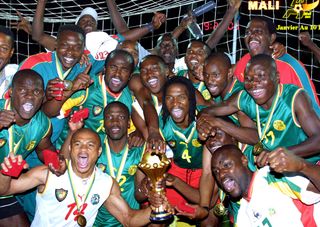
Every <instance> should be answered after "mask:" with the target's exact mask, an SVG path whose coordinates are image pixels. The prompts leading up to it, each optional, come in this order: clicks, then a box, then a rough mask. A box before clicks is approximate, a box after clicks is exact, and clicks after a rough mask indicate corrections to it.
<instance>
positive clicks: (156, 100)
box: [151, 95, 162, 116]
mask: <svg viewBox="0 0 320 227" xmlns="http://www.w3.org/2000/svg"><path fill="white" fill-rule="evenodd" d="M151 97H152V100H153V103H154V106H155V108H156V111H157V113H158V116H159V115H160V113H161V109H162V107H160V106H159V101H158V97H157V96H155V95H151Z"/></svg>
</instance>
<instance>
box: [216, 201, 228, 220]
mask: <svg viewBox="0 0 320 227" xmlns="http://www.w3.org/2000/svg"><path fill="white" fill-rule="evenodd" d="M213 213H214V214H215V215H216V216H217V217H222V216H223V215H225V214H226V213H227V212H226V208H225V207H224V205H223V204H222V203H218V204H216V205H215V206H214V207H213Z"/></svg>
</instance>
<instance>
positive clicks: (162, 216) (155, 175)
mask: <svg viewBox="0 0 320 227" xmlns="http://www.w3.org/2000/svg"><path fill="white" fill-rule="evenodd" d="M169 164H170V161H169V159H168V158H167V156H166V155H165V154H155V153H154V152H153V153H150V152H145V153H144V155H143V157H142V160H141V162H140V163H139V167H140V169H141V170H142V171H143V172H144V173H145V174H146V175H147V176H148V177H149V178H150V180H151V183H152V191H154V192H156V193H159V194H164V193H165V188H164V187H163V186H162V184H161V181H162V180H163V178H164V173H165V172H166V170H167V168H168V166H169ZM171 217H172V213H171V212H168V211H166V210H165V207H164V206H163V205H161V206H160V207H157V208H152V212H151V215H150V220H151V221H156V222H157V221H164V220H167V219H170V218H171Z"/></svg>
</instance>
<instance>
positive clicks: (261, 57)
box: [245, 54, 277, 78]
mask: <svg viewBox="0 0 320 227" xmlns="http://www.w3.org/2000/svg"><path fill="white" fill-rule="evenodd" d="M261 62H266V63H268V65H269V66H270V69H271V71H270V72H271V73H272V75H270V76H272V77H273V78H275V76H276V75H277V64H276V61H275V60H274V59H273V58H272V57H271V55H268V54H257V55H255V56H253V57H252V58H251V59H250V60H249V62H248V63H247V65H246V69H245V73H247V71H248V69H249V66H250V65H252V64H257V63H261Z"/></svg>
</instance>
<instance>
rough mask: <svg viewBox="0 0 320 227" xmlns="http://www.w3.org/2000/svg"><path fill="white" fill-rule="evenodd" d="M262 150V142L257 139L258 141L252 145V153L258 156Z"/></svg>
mask: <svg viewBox="0 0 320 227" xmlns="http://www.w3.org/2000/svg"><path fill="white" fill-rule="evenodd" d="M263 150H264V148H263V144H262V142H261V141H259V142H258V143H256V144H255V145H254V146H253V152H252V153H253V155H254V156H258V155H259V154H261V152H262V151H263Z"/></svg>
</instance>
